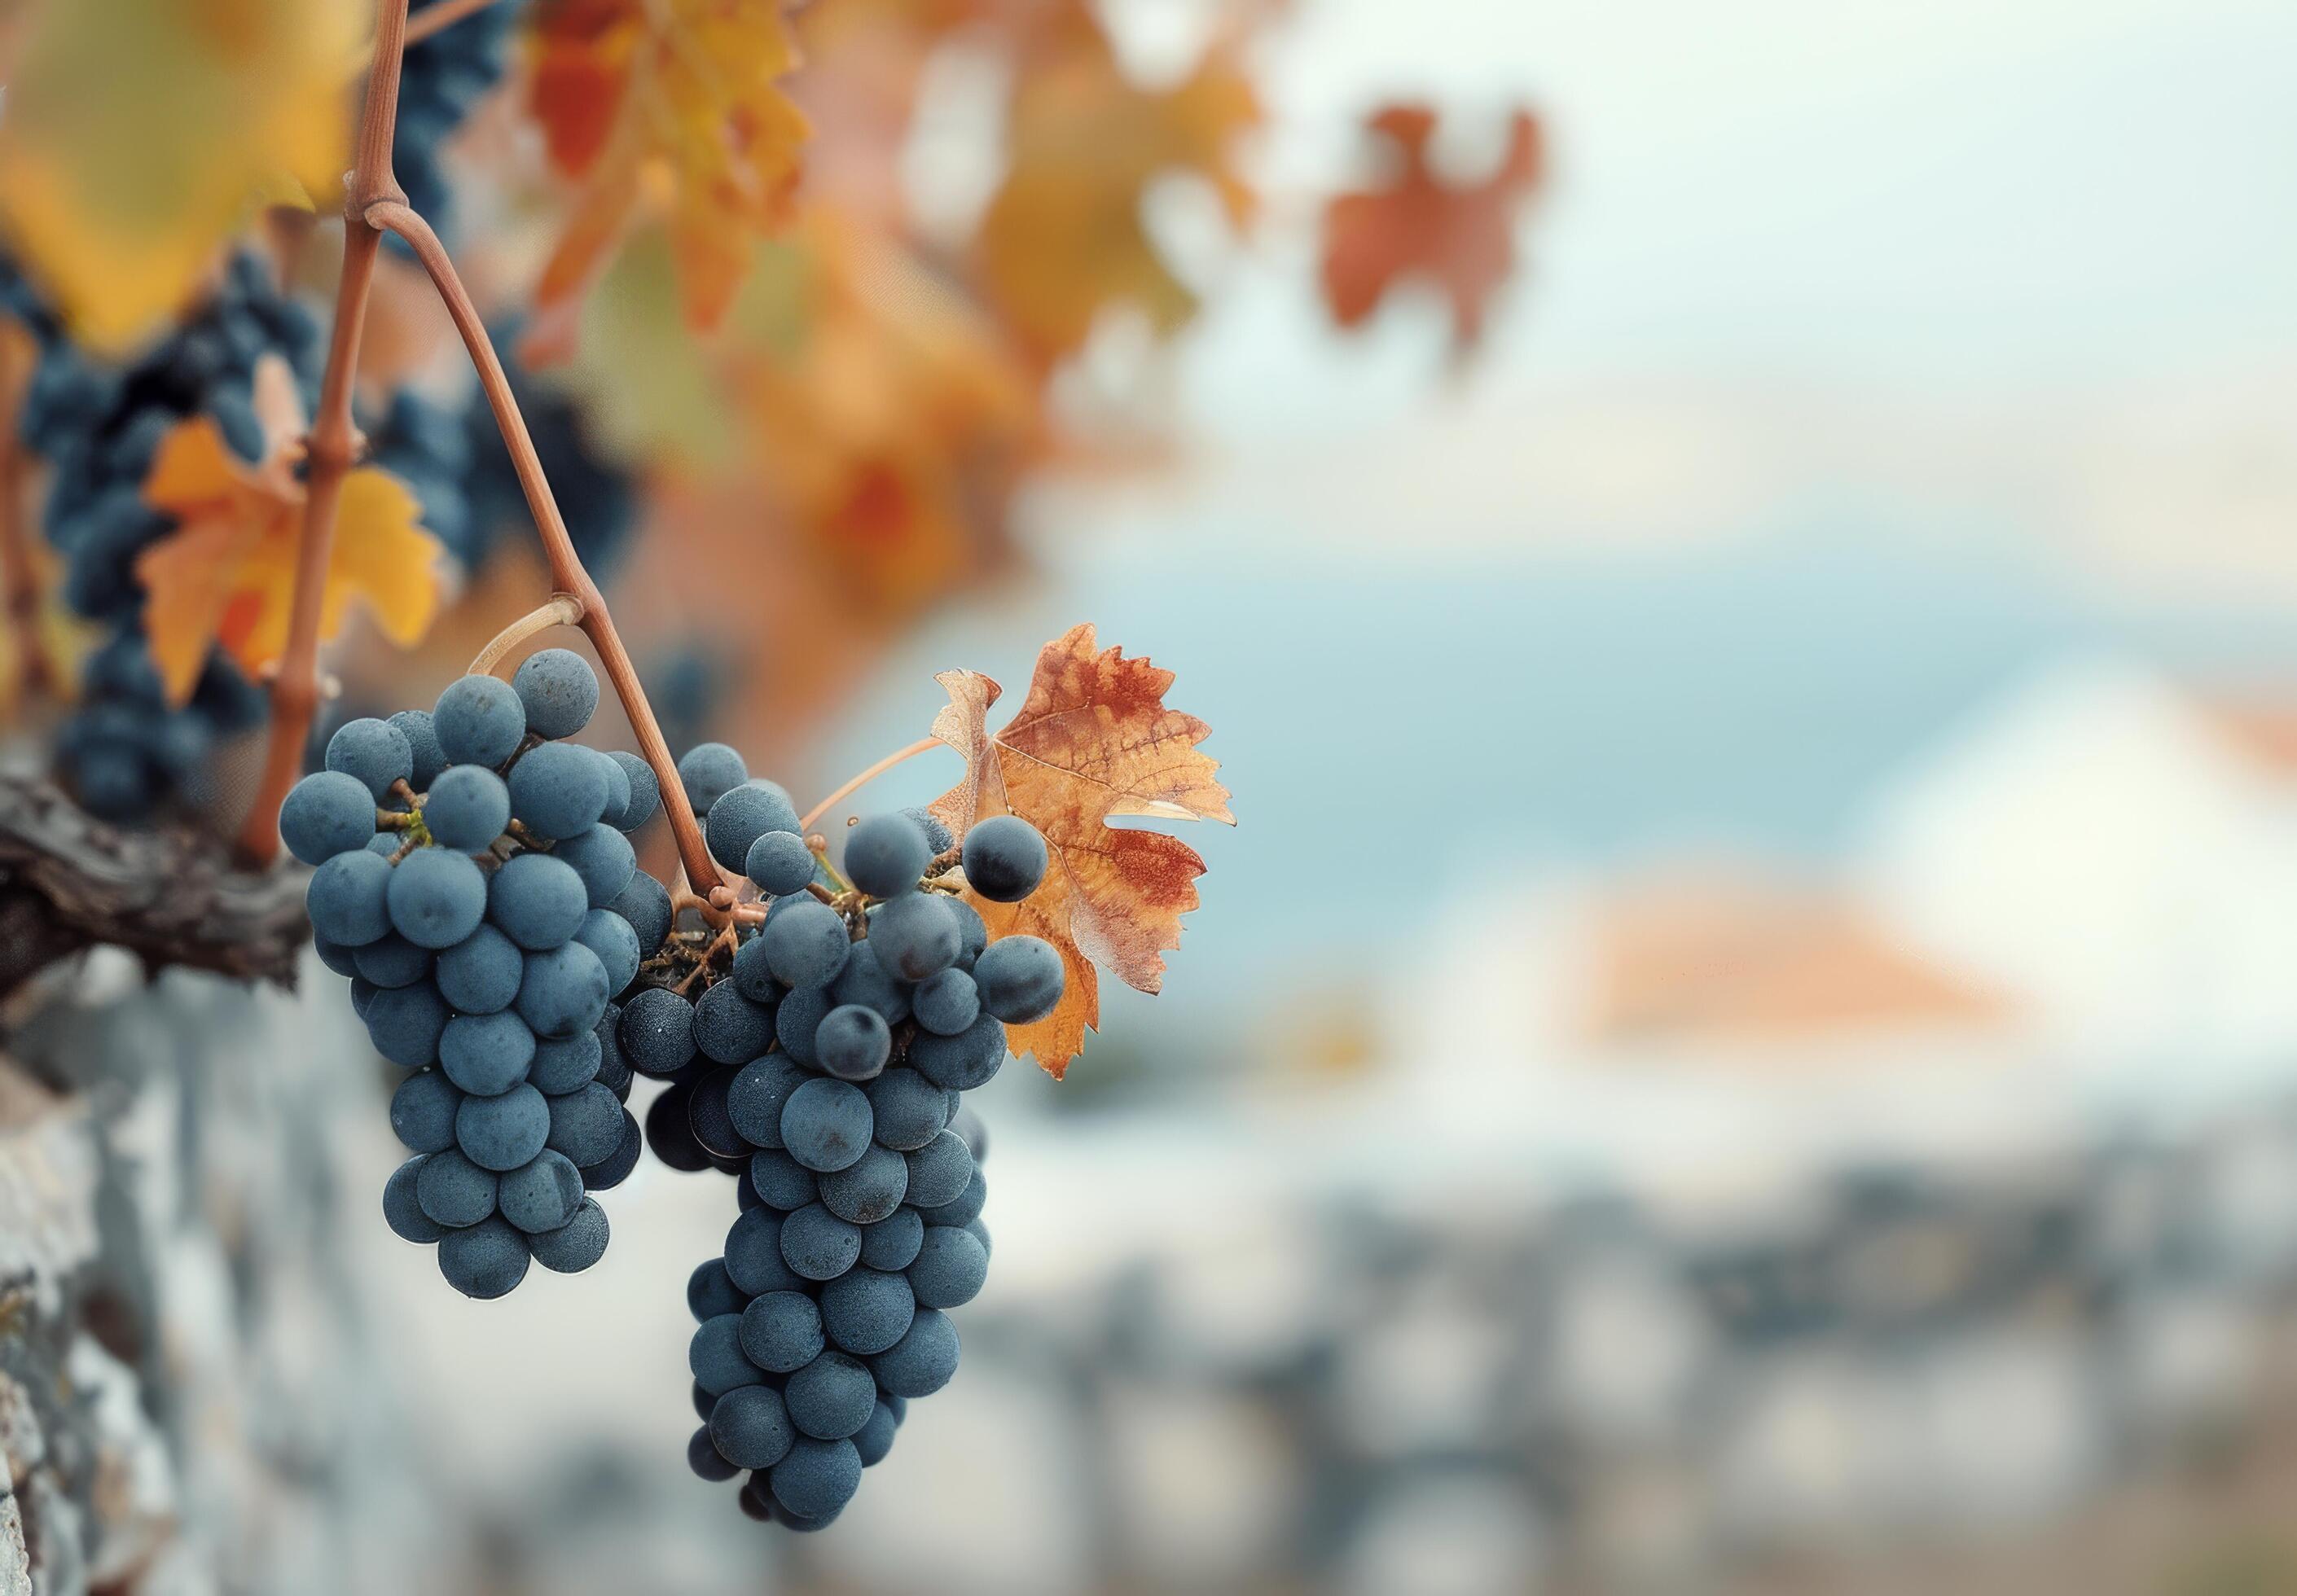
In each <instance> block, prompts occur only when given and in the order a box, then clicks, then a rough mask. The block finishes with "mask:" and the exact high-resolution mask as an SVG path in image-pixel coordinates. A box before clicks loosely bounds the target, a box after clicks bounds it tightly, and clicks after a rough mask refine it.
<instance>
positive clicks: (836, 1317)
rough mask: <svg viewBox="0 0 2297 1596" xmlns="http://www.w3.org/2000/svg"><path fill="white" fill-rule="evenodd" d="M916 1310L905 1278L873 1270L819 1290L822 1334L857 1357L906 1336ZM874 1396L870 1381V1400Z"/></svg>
mask: <svg viewBox="0 0 2297 1596" xmlns="http://www.w3.org/2000/svg"><path fill="white" fill-rule="evenodd" d="M958 1233H959V1235H963V1234H964V1232H963V1231H961V1230H960V1231H959V1232H958ZM912 1267H915V1266H914V1265H912ZM917 1308H918V1304H917V1298H916V1297H915V1296H914V1295H913V1294H912V1293H911V1292H910V1282H909V1280H908V1279H906V1278H904V1277H903V1276H901V1275H897V1274H886V1273H883V1272H881V1271H877V1270H874V1269H856V1270H853V1271H850V1272H848V1273H845V1274H843V1275H840V1276H839V1277H838V1278H837V1279H834V1280H832V1281H830V1282H829V1283H828V1284H827V1285H826V1286H824V1287H822V1288H821V1325H822V1331H823V1333H824V1334H825V1335H827V1337H829V1341H830V1345H833V1346H836V1347H837V1348H839V1349H840V1350H841V1351H844V1352H847V1353H853V1354H855V1355H857V1356H860V1357H864V1358H873V1357H875V1356H877V1354H878V1353H882V1352H884V1351H885V1350H886V1349H887V1348H889V1347H891V1346H892V1345H893V1344H894V1343H895V1342H897V1341H899V1340H900V1339H901V1338H902V1337H903V1336H904V1335H906V1334H908V1333H909V1329H910V1320H911V1319H913V1318H915V1317H916V1315H917ZM865 1372H866V1371H865ZM869 1395H870V1398H871V1400H872V1401H874V1400H876V1397H877V1390H876V1387H875V1384H874V1382H873V1383H872V1386H871V1389H870V1393H869ZM864 1417H867V1415H864Z"/></svg>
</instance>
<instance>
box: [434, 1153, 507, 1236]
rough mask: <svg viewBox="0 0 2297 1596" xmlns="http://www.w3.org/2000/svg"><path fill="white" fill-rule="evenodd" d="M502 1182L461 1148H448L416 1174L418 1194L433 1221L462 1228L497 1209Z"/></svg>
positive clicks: (458, 1228) (451, 1227) (457, 1228)
mask: <svg viewBox="0 0 2297 1596" xmlns="http://www.w3.org/2000/svg"><path fill="white" fill-rule="evenodd" d="M499 1181H500V1177H498V1175H496V1174H495V1172H493V1171H492V1170H485V1169H481V1168H480V1167H479V1166H478V1165H477V1164H473V1163H472V1162H471V1161H470V1159H468V1158H467V1157H465V1156H464V1155H463V1153H462V1152H461V1150H460V1149H458V1148H448V1149H447V1150H446V1151H444V1152H440V1153H433V1154H432V1155H431V1156H429V1157H428V1158H426V1159H424V1161H423V1168H422V1170H421V1172H419V1173H418V1174H417V1175H416V1181H415V1195H416V1199H417V1200H418V1201H419V1202H421V1204H422V1205H423V1212H424V1213H425V1214H427V1215H429V1216H430V1218H431V1220H432V1222H433V1223H436V1224H442V1225H444V1226H446V1227H447V1228H448V1229H449V1230H461V1229H463V1228H464V1227H465V1225H474V1224H477V1223H478V1222H480V1221H481V1220H482V1219H484V1218H486V1217H487V1215H489V1214H490V1213H493V1212H494V1211H495V1192H496V1189H497V1188H498V1184H499Z"/></svg>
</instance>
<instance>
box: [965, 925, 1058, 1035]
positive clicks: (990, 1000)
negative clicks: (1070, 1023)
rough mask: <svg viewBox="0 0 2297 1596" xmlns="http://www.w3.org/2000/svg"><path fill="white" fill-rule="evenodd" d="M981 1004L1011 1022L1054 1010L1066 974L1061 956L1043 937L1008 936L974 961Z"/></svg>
mask: <svg viewBox="0 0 2297 1596" xmlns="http://www.w3.org/2000/svg"><path fill="white" fill-rule="evenodd" d="M973 979H974V981H975V983H976V984H977V985H979V987H980V988H981V1007H982V1008H984V1009H986V1010H988V1011H989V1012H990V1013H991V1014H993V1015H995V1016H997V1017H998V1018H999V1019H1000V1020H1003V1021H1005V1022H1006V1023H1007V1024H1014V1025H1025V1024H1030V1023H1031V1022H1033V1021H1035V1020H1041V1019H1043V1018H1044V1017H1045V1016H1047V1015H1049V1014H1050V1013H1052V1012H1053V1008H1054V1007H1055V1006H1056V1005H1057V1004H1058V1003H1059V1002H1060V1000H1061V989H1062V987H1063V985H1064V984H1065V983H1066V976H1065V975H1064V973H1063V971H1062V969H1061V956H1060V954H1059V953H1058V951H1057V950H1055V949H1054V947H1053V945H1052V943H1050V942H1046V941H1045V940H1044V939H1042V938H1041V937H1034V936H1007V937H1000V938H999V939H998V940H997V941H995V942H992V943H991V944H990V945H989V947H988V949H987V950H985V951H984V953H983V954H982V955H981V957H980V958H977V959H976V960H975V961H974V965H973Z"/></svg>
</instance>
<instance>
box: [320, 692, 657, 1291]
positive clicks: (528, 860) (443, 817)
mask: <svg viewBox="0 0 2297 1596" xmlns="http://www.w3.org/2000/svg"><path fill="white" fill-rule="evenodd" d="M597 703H598V680H597V676H596V675H595V674H593V672H592V671H591V670H590V667H589V665H588V664H587V663H586V662H584V661H583V660H582V659H581V657H580V655H578V654H572V653H569V652H568V651H567V650H565V649H563V648H550V649H544V650H542V651H541V652H539V653H538V654H533V655H531V656H530V657H529V658H528V659H527V660H526V662H524V663H523V664H522V665H521V666H520V667H519V669H518V671H517V674H516V676H515V679H513V680H512V681H510V682H507V683H506V682H503V681H500V680H498V679H496V678H493V677H490V676H465V677H464V678H462V679H459V680H457V681H456V682H454V683H452V684H451V685H449V687H448V688H447V690H446V691H445V692H444V693H441V694H440V695H439V700H438V703H437V705H436V706H435V707H434V708H433V709H432V710H429V711H423V710H408V711H403V712H400V713H399V714H396V715H393V716H392V717H391V719H390V720H352V721H350V722H348V723H347V724H345V725H344V726H343V727H342V728H340V729H339V730H338V731H336V733H335V734H334V736H333V738H331V739H330V740H329V742H328V744H327V753H326V769H324V770H317V771H314V772H313V773H311V774H310V775H309V776H306V777H303V779H302V780H301V781H300V782H298V783H297V784H296V786H294V788H293V789H292V791H291V792H290V793H289V794H288V797H287V800H286V802H285V803H284V805H283V806H282V808H281V810H280V816H279V823H280V833H281V835H282V836H283V838H284V840H285V842H286V844H287V847H288V849H289V850H290V851H292V853H293V854H294V855H295V857H296V858H298V859H300V860H303V861H304V862H305V863H307V864H309V865H311V866H313V867H315V868H314V869H313V871H312V874H311V880H310V885H309V889H308V890H307V892H306V894H305V902H306V905H307V907H308V908H309V912H310V917H311V928H312V934H313V940H314V942H316V944H317V950H318V954H319V958H320V959H321V960H322V961H323V962H324V963H325V965H326V966H327V967H328V968H330V969H332V970H333V971H335V972H336V973H337V974H339V975H347V976H349V977H350V998H351V1007H352V1008H353V1009H354V1010H355V1011H356V1012H357V1013H358V1016H359V1017H360V1018H361V1019H362V1020H363V1021H364V1022H365V1023H366V1028H367V1035H368V1037H369V1039H370V1040H371V1041H373V1042H374V1044H375V1050H376V1051H377V1052H378V1053H381V1054H382V1055H383V1057H385V1058H387V1059H389V1060H390V1061H391V1063H392V1064H395V1065H399V1067H400V1068H401V1069H403V1070H405V1071H407V1072H408V1074H407V1076H406V1079H404V1080H403V1081H401V1082H399V1087H398V1090H396V1091H395V1092H393V1093H392V1095H391V1129H392V1131H395V1132H396V1133H397V1134H398V1136H399V1140H400V1141H401V1142H403V1143H404V1144H405V1145H406V1147H407V1148H408V1151H409V1152H410V1153H411V1154H412V1155H413V1156H412V1157H410V1158H408V1161H407V1162H406V1163H405V1164H401V1165H400V1166H399V1169H398V1170H397V1171H396V1172H394V1173H393V1174H392V1175H391V1179H390V1180H389V1181H387V1182H386V1183H385V1184H384V1187H383V1217H384V1219H385V1221H386V1222H388V1223H389V1224H390V1226H391V1229H392V1230H394V1231H396V1232H397V1233H398V1234H399V1235H400V1236H401V1237H404V1238H406V1239H407V1240H408V1241H413V1242H421V1243H436V1244H437V1246H438V1249H439V1269H440V1273H442V1274H444V1275H445V1276H446V1277H447V1279H448V1282H449V1284H451V1285H452V1286H453V1287H455V1288H456V1289H457V1290H458V1291H461V1292H463V1293H464V1294H465V1295H466V1296H475V1297H497V1296H503V1295H504V1294H505V1293H506V1292H508V1291H510V1290H511V1289H513V1288H514V1287H516V1286H517V1285H518V1283H519V1282H520V1281H521V1280H522V1279H524V1278H525V1275H526V1271H527V1265H528V1263H529V1262H530V1261H532V1262H535V1263H540V1264H541V1265H542V1266H543V1267H544V1268H546V1269H552V1270H557V1271H562V1272H567V1273H572V1272H573V1271H579V1270H584V1269H588V1268H589V1266H590V1265H591V1264H593V1263H597V1261H598V1259H599V1257H600V1256H601V1255H604V1253H605V1248H606V1238H607V1225H606V1216H605V1212H604V1211H603V1210H602V1209H601V1208H600V1207H599V1205H598V1204H597V1200H596V1198H595V1197H594V1196H593V1195H592V1194H594V1193H597V1192H600V1191H604V1190H605V1189H608V1188H610V1187H613V1186H615V1185H618V1184H620V1183H621V1182H622V1181H623V1180H625V1179H626V1178H628V1176H629V1174H630V1171H631V1169H632V1168H634V1167H635V1166H636V1164H637V1163H638V1155H639V1151H640V1147H641V1142H642V1136H641V1133H640V1131H639V1129H638V1121H637V1120H636V1119H635V1118H634V1117H632V1115H630V1112H629V1110H628V1109H626V1108H625V1107H623V1104H624V1103H625V1102H626V1101H627V1100H628V1099H629V1097H630V1082H631V1074H630V1067H629V1065H627V1064H626V1063H625V1062H624V1061H623V1059H622V1054H621V1050H620V1048H619V1046H618V1044H617V1041H616V1038H617V1036H618V1034H619V1027H618V1023H617V1022H618V1020H619V1017H620V1015H619V1010H618V1008H617V1007H616V1005H615V1004H614V1003H613V995H614V994H615V993H616V992H619V991H622V990H623V989H624V988H625V987H627V986H629V985H630V983H631V982H632V981H633V980H634V979H635V978H636V977H637V975H638V967H639V964H640V963H641V962H642V960H643V959H644V958H646V957H647V956H648V955H649V954H651V953H652V952H653V951H654V950H655V949H656V948H658V947H659V946H660V944H661V942H662V937H663V934H664V932H666V931H667V928H668V926H667V919H666V917H663V918H662V919H661V920H660V921H659V923H658V922H657V918H656V917H655V915H654V914H653V913H652V907H653V903H654V900H655V896H656V895H660V896H661V897H662V898H663V901H665V902H666V901H667V893H666V892H665V891H664V889H663V887H662V886H661V884H660V883H658V882H655V881H653V879H652V878H651V877H649V876H644V875H643V874H642V873H641V872H640V871H639V870H638V860H637V855H636V853H635V852H634V851H633V850H632V849H631V846H630V840H629V838H628V837H627V836H626V835H624V833H626V832H629V831H633V830H636V829H637V828H638V827H639V826H642V825H644V824H645V823H646V820H647V819H650V818H652V816H653V815H654V813H655V810H656V809H657V807H658V806H659V802H660V794H659V792H658V790H657V789H656V787H655V783H654V779H653V776H652V773H651V771H649V770H647V769H646V766H645V765H644V764H643V763H642V762H641V761H637V760H635V759H632V758H631V757H630V756H629V755H627V754H625V755H622V756H620V757H616V756H614V755H610V754H606V753H600V752H598V751H597V750H596V749H592V748H588V747H584V746H582V745H580V744H575V743H569V742H565V741H563V740H561V739H564V738H566V737H571V736H573V735H575V734H576V733H577V732H580V730H581V729H582V728H584V727H585V726H587V725H588V724H589V720H590V716H591V713H592V712H593V711H594V710H596V709H597ZM633 914H635V915H636V916H637V922H636V923H634V922H633V918H632V916H633ZM641 925H643V926H646V928H647V929H648V930H649V931H650V932H651V933H652V937H653V940H652V943H651V944H649V943H648V942H646V941H644V940H643V939H642V938H641V935H640V931H639V926H641Z"/></svg>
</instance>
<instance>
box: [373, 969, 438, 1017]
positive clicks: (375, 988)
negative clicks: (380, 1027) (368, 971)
mask: <svg viewBox="0 0 2297 1596" xmlns="http://www.w3.org/2000/svg"><path fill="white" fill-rule="evenodd" d="M379 990H380V989H379V988H378V987H377V986H376V985H375V983H374V982H372V981H369V980H368V979H367V978H366V976H364V975H353V976H352V977H351V1012H352V1013H353V1014H355V1015H357V1016H358V1017H359V1018H360V1019H362V1020H364V1019H366V1011H367V1010H368V1009H370V1008H374V1007H375V993H376V991H379ZM440 1023H441V1024H444V1023H445V1022H444V1021H441V1022H440Z"/></svg>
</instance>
